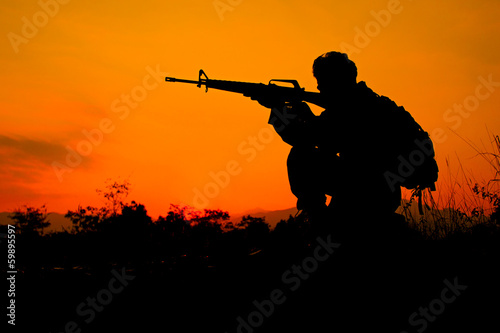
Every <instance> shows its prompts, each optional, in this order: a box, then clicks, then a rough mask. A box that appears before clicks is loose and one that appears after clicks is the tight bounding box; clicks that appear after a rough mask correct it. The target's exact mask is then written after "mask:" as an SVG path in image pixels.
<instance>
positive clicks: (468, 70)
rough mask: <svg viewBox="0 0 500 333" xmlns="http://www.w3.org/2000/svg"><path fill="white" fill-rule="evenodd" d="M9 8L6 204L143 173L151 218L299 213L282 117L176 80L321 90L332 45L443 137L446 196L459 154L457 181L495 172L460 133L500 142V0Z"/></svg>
mask: <svg viewBox="0 0 500 333" xmlns="http://www.w3.org/2000/svg"><path fill="white" fill-rule="evenodd" d="M0 6H1V22H2V23H0V26H1V35H2V36H3V38H2V39H1V42H0V49H1V53H0V62H1V68H2V71H1V74H0V75H1V84H2V89H1V90H0V113H1V119H2V122H1V123H0V154H1V158H0V195H1V197H0V211H12V210H13V209H15V208H18V207H20V206H22V205H33V206H41V205H43V204H46V206H47V208H48V210H49V211H56V212H61V213H65V212H66V211H67V210H68V209H75V208H76V207H77V205H78V204H82V205H101V204H102V199H101V198H100V197H99V196H98V195H97V194H96V192H95V190H96V189H97V188H103V186H104V184H105V181H106V179H108V178H111V179H114V180H115V179H128V180H129V181H130V183H131V184H132V187H131V192H130V196H129V199H133V200H135V201H137V202H140V203H142V204H144V205H145V206H146V209H148V211H149V213H150V214H151V215H152V216H158V215H161V214H165V213H166V212H167V211H168V207H169V205H170V204H171V203H172V204H185V205H190V206H194V207H198V208H205V207H206V208H222V209H224V210H228V211H229V212H230V213H233V214H235V213H240V212H243V211H246V210H251V209H255V208H257V207H259V208H262V209H268V210H275V209H285V208H289V207H292V206H294V205H295V198H294V196H293V195H292V194H291V192H290V189H289V185H288V179H287V173H286V157H287V155H288V152H289V149H290V147H289V146H288V145H287V144H285V143H284V142H282V141H281V139H280V138H279V137H278V135H277V134H271V133H272V132H271V131H270V129H271V127H270V125H268V124H267V120H268V117H269V114H268V111H267V110H266V109H264V108H263V107H261V106H260V105H259V104H257V103H256V102H254V101H251V100H249V99H248V98H245V97H243V96H241V95H238V94H232V93H228V92H221V91H216V90H209V91H208V93H205V91H204V89H198V88H197V87H196V86H194V85H185V84H181V83H166V82H164V77H165V76H174V77H178V78H184V79H193V80H195V79H197V75H198V71H199V69H203V70H204V71H205V72H206V73H207V75H208V77H209V78H213V79H224V80H236V81H250V82H267V81H269V80H270V79H273V78H275V79H296V80H298V81H299V83H300V84H301V85H302V86H303V87H305V88H306V90H309V91H316V82H315V80H314V78H313V76H312V72H311V66H312V62H313V60H314V59H315V58H316V57H317V56H319V55H321V54H322V53H325V52H328V51H332V50H337V51H344V52H347V53H348V54H349V56H350V58H351V59H352V60H353V61H354V62H355V63H356V65H357V67H358V73H359V76H358V79H359V80H362V81H365V82H366V83H367V84H368V86H369V87H371V88H372V89H373V90H374V91H375V92H377V93H378V94H381V95H385V96H388V97H390V98H391V99H393V100H394V101H395V102H396V103H397V104H398V105H403V106H404V107H405V108H406V110H408V111H409V112H410V113H411V114H412V115H413V116H414V118H415V119H416V120H417V121H418V122H419V123H420V124H421V125H422V127H423V128H424V129H425V130H426V131H428V132H429V133H431V134H432V136H433V139H434V144H435V149H436V153H437V161H438V164H439V166H440V169H441V172H440V181H439V182H438V191H439V190H442V191H444V190H445V188H446V185H445V184H444V183H445V182H449V179H450V178H449V172H448V167H447V165H446V159H448V160H449V163H450V167H451V169H452V171H453V174H454V173H456V172H458V168H459V165H458V158H459V159H460V161H461V163H462V165H463V168H464V169H465V171H466V173H470V174H471V175H472V174H473V175H474V177H476V179H478V180H481V179H485V180H488V179H491V178H493V174H492V171H491V168H489V167H488V165H487V164H486V163H485V162H484V160H482V159H481V158H480V157H475V155H476V153H475V151H474V150H473V149H471V147H470V146H468V145H467V144H465V143H464V141H463V140H462V139H461V138H460V137H462V138H465V139H467V140H471V141H472V142H474V143H475V144H477V145H479V146H481V145H484V146H485V148H486V149H489V150H491V145H490V139H491V137H490V135H491V134H496V135H498V134H500V118H499V117H498V114H499V112H498V111H499V110H498V106H499V105H500V38H499V36H500V21H499V20H498V18H499V17H500V2H499V1H497V0H443V1H438V2H436V1H431V0H413V1H412V0H401V1H393V0H390V1H375V0H370V1H368V0H359V1H358V0H354V1H332V0H325V1H320V0H309V1H296V0H265V1H264V0H220V1H212V0H204V1H202V0H182V1H180V0H179V1H171V0H163V1H153V0H141V1H133V0H131V1H94V0H92V1H78V0H71V1H68V0H64V1H63V0H60V1H59V2H56V1H55V0H41V1H36V0H29V1H22V2H19V1H15V2H6V1H3V2H2V4H1V5H0ZM313 111H314V112H315V113H316V114H319V113H320V112H321V109H319V108H317V107H315V108H313ZM488 131H489V132H488ZM455 133H456V134H455ZM488 133H489V134H488ZM457 134H458V135H457ZM459 136H460V137H459ZM68 147H69V148H68ZM78 151H79V152H80V153H78ZM82 155H83V156H82ZM226 175H229V176H228V177H226ZM360 176H362V175H360ZM215 179H217V180H215ZM200 193H201V194H200ZM359 193H360V197H363V198H368V194H367V192H366V190H364V189H360V192H359Z"/></svg>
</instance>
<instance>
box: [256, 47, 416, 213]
mask: <svg viewBox="0 0 500 333" xmlns="http://www.w3.org/2000/svg"><path fill="white" fill-rule="evenodd" d="M313 75H314V77H315V78H316V80H317V83H318V90H319V91H320V94H321V95H322V97H323V98H324V100H325V105H326V109H325V111H323V112H322V113H321V115H319V116H315V115H314V114H313V113H312V111H311V110H310V108H309V106H308V105H307V104H306V103H304V102H288V103H286V104H283V103H282V104H280V102H277V101H275V100H273V99H272V97H270V96H257V97H253V99H256V100H257V101H258V102H259V103H260V104H261V105H263V106H266V107H268V108H271V109H272V111H271V117H270V121H269V123H270V124H272V125H273V126H274V128H275V130H276V131H277V132H278V134H279V135H280V136H281V138H282V139H283V140H284V141H285V142H286V143H288V144H290V145H291V146H292V148H291V151H290V154H289V156H288V160H287V167H288V178H289V181H290V187H291V190H292V192H293V194H294V195H295V196H296V197H297V208H298V209H299V210H304V211H305V212H306V213H307V214H308V215H309V216H311V217H313V219H311V220H314V217H315V216H318V217H322V216H324V214H325V213H327V212H328V213H330V212H333V213H335V214H340V215H343V216H352V215H356V216H358V217H361V216H365V217H366V216H367V215H369V216H371V217H375V216H377V217H379V218H382V217H383V216H389V215H392V214H393V213H394V212H395V210H396V209H397V208H398V206H399V205H400V203H401V188H400V186H399V185H398V186H394V184H391V182H388V180H387V177H385V175H386V174H385V172H386V171H387V170H394V165H395V162H396V161H397V155H398V154H399V152H400V151H401V148H402V147H401V144H402V143H401V142H399V138H400V137H401V136H404V135H405V131H406V130H407V129H405V127H404V126H400V125H401V124H398V122H397V121H396V118H397V117H394V115H395V113H394V110H395V109H397V108H401V109H402V107H398V106H397V105H396V104H395V103H394V102H393V101H391V100H390V99H389V98H387V97H384V96H379V95H377V94H376V93H375V92H373V91H372V90H371V89H370V88H368V87H367V85H366V83H365V82H362V81H361V82H357V67H356V65H355V64H354V62H353V61H351V60H350V59H349V58H348V56H347V55H346V54H344V53H339V52H328V53H325V54H323V55H321V56H320V57H318V58H317V59H316V60H315V61H314V64H313ZM403 110H404V109H403ZM279 112H281V113H286V119H289V121H287V124H286V126H284V124H283V123H280V122H277V121H276V119H278V117H276V113H279ZM404 112H406V111H404ZM281 118H284V117H283V115H282V116H281ZM410 118H411V116H410ZM411 119H412V120H413V118H411ZM417 126H418V125H417ZM326 195H330V196H331V197H332V199H331V202H330V204H329V206H328V207H327V205H326V198H327V197H326Z"/></svg>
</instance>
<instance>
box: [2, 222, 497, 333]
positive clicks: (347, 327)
mask: <svg viewBox="0 0 500 333" xmlns="http://www.w3.org/2000/svg"><path fill="white" fill-rule="evenodd" d="M392 223H393V224H389V225H388V226H387V228H388V229H387V230H391V231H390V232H388V231H387V230H380V228H379V229H377V230H374V229H373V228H364V229H363V230H365V231H364V232H363V233H359V232H358V233H357V234H356V237H354V238H347V239H346V238H342V239H338V238H336V237H335V236H334V237H333V240H332V242H337V241H338V242H339V243H340V244H341V245H340V247H338V248H334V249H333V248H330V250H332V249H333V253H331V254H330V253H328V252H327V250H326V249H325V248H323V247H322V248H321V250H317V251H316V252H315V250H316V248H317V247H318V246H320V245H319V244H320V243H318V241H317V240H316V238H315V237H312V236H308V237H306V236H304V235H301V234H293V235H290V234H289V235H285V234H281V235H276V234H273V235H272V237H271V239H270V241H268V242H267V243H266V244H265V245H264V246H263V249H262V251H260V252H257V253H252V254H251V255H249V253H248V252H245V253H242V252H239V251H234V252H233V251H231V246H230V244H229V245H228V246H227V247H226V248H225V249H226V250H225V251H223V252H219V253H215V254H211V255H210V256H205V257H196V256H189V255H186V256H179V257H176V258H170V259H166V260H164V262H163V263H162V262H161V261H158V260H156V261H153V262H150V263H142V264H140V265H137V264H136V263H133V262H130V263H127V262H123V263H109V264H103V266H102V267H100V268H97V269H96V268H95V267H94V268H71V267H66V268H64V269H49V268H45V269H35V270H31V271H29V270H26V271H24V272H20V273H19V274H18V275H17V281H16V305H17V309H16V323H17V325H16V328H17V329H18V331H19V332H52V333H55V332H80V331H79V330H80V329H81V332H221V333H223V332H227V333H233V332H241V333H252V332H257V333H260V332H397V333H400V332H408V333H412V332H424V331H425V332H440V333H445V332H479V333H481V332H498V331H500V323H499V319H498V318H499V309H500V305H499V302H498V299H499V296H500V287H499V281H500V279H499V277H500V273H499V271H498V263H499V258H500V241H499V240H500V236H499V235H500V234H499V232H498V228H489V229H488V228H486V229H478V230H475V231H474V232H473V233H471V234H465V235H455V236H453V237H451V238H449V239H446V240H441V241H424V240H422V239H420V238H419V237H415V235H414V234H412V233H410V232H408V230H406V229H405V228H404V227H403V228H402V227H401V225H396V224H397V223H396V222H392ZM358 231H359V230H358ZM320 237H321V238H322V239H323V241H325V242H327V240H328V232H326V233H324V234H321V236H320ZM2 246H3V244H2ZM19 246H22V244H20V245H19ZM88 246H89V249H90V247H91V246H92V244H88ZM32 250H33V251H35V252H36V251H37V250H36V248H32ZM59 251H64V248H59ZM315 253H316V255H317V257H316V259H313V258H315ZM318 255H321V259H322V260H323V259H324V258H325V257H328V258H327V259H326V260H324V261H319V260H318V258H319V257H318ZM34 256H35V257H36V255H34ZM293 265H299V266H302V265H304V266H305V268H301V270H300V272H298V271H295V272H294V271H293ZM113 269H114V270H115V271H116V272H118V273H120V274H122V273H124V274H126V276H128V277H130V280H128V281H126V282H125V283H126V284H127V285H126V286H124V287H123V290H121V291H120V292H117V293H116V294H112V293H111V294H110V293H109V292H106V291H103V290H109V288H110V287H109V282H110V280H112V279H113V278H114V277H115V275H114V274H113V273H112V270H113ZM122 269H124V270H125V271H122ZM305 269H307V270H308V271H309V273H307V271H305ZM289 270H290V271H289ZM132 277H133V279H132ZM445 280H447V281H448V283H451V284H453V283H455V284H457V285H460V286H462V287H460V288H462V289H461V290H456V294H454V293H453V292H452V291H447V292H444V294H443V289H445V288H447V284H446V283H445V282H444V281H445ZM119 285H120V284H119V283H118V282H117V281H115V284H114V285H113V286H114V287H115V288H118V286H119ZM465 286H466V289H464V288H465ZM106 295H112V296H111V297H112V298H111V299H109V300H108V299H107V298H106ZM443 295H444V296H443ZM96 296H100V297H101V299H102V300H104V301H106V302H109V303H107V304H105V305H103V306H102V308H101V311H100V312H98V311H95V313H96V316H95V318H92V319H91V318H90V313H91V312H92V311H90V310H89V309H90V306H88V305H87V306H85V307H83V308H82V309H86V310H87V312H86V314H85V315H80V314H78V313H77V308H78V306H79V305H80V304H81V303H86V302H88V297H94V298H95V297H96ZM453 296H456V297H453ZM443 297H444V298H443ZM443 299H446V300H448V301H449V303H446V302H444V301H443ZM450 299H453V300H452V301H450ZM272 300H274V301H275V302H276V303H279V304H274V303H273V305H272V306H271V305H270V304H271V302H272ZM256 304H257V305H256ZM429 306H431V307H434V311H435V313H436V315H434V314H433V313H432V312H431V311H429V314H428V319H425V316H423V315H419V314H418V312H419V311H420V310H419V308H421V307H425V308H429ZM259 307H260V310H259ZM414 312H417V315H415V317H414V322H413V325H412V324H411V323H410V322H409V317H410V316H411V315H412V314H413V313H414ZM4 318H5V317H4ZM90 319H91V320H90ZM85 320H88V323H87V322H85ZM72 321H73V322H74V323H75V324H72V323H71V322H72ZM68 323H69V324H68ZM251 324H252V325H253V326H252V325H251ZM72 325H75V326H74V327H73V326H72ZM76 325H77V326H76ZM65 327H66V328H65Z"/></svg>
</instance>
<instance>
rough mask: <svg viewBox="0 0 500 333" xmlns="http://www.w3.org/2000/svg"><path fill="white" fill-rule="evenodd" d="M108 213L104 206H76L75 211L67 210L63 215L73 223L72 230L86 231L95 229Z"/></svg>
mask: <svg viewBox="0 0 500 333" xmlns="http://www.w3.org/2000/svg"><path fill="white" fill-rule="evenodd" d="M108 215H109V211H108V210H107V209H106V208H105V207H102V208H97V207H91V206H87V207H86V208H83V207H82V206H78V208H77V209H76V210H75V211H71V210H68V212H67V213H66V215H64V217H66V218H68V219H70V220H71V223H73V231H75V232H77V233H79V232H84V233H86V232H93V231H97V230H98V228H99V226H100V225H101V223H102V222H103V221H104V220H105V219H106V217H107V216H108Z"/></svg>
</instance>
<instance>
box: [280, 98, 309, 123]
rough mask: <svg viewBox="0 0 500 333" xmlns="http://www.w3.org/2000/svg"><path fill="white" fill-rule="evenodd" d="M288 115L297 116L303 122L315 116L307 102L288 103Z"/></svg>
mask: <svg viewBox="0 0 500 333" xmlns="http://www.w3.org/2000/svg"><path fill="white" fill-rule="evenodd" d="M286 107H287V109H288V113H290V114H293V115H296V116H297V117H298V118H299V119H301V120H308V119H310V118H311V117H313V116H314V113H313V112H312V111H311V108H310V107H309V105H307V103H305V102H294V103H286Z"/></svg>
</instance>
